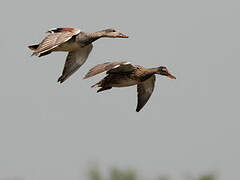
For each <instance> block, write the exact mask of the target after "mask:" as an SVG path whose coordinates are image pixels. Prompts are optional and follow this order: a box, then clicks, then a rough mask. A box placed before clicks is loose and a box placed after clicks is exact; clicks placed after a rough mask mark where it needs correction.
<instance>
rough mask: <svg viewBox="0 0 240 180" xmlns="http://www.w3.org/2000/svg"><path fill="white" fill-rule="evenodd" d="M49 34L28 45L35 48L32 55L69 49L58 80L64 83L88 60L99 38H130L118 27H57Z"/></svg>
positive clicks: (39, 55) (43, 54)
mask: <svg viewBox="0 0 240 180" xmlns="http://www.w3.org/2000/svg"><path fill="white" fill-rule="evenodd" d="M47 33H49V34H48V36H47V37H45V38H44V39H43V40H42V42H40V43H39V44H35V45H30V46H28V47H29V48H30V49H31V50H33V51H34V52H33V54H32V56H38V57H41V56H45V55H48V54H50V53H51V52H54V51H67V52H68V55H67V59H66V61H65V65H64V69H63V72H62V75H61V77H59V79H58V82H60V83H63V82H64V81H65V80H66V79H67V78H69V77H70V76H71V75H72V74H73V73H74V72H76V71H77V70H78V69H79V68H80V67H81V66H82V65H83V64H84V63H85V61H86V60H87V58H88V55H89V53H90V52H91V50H92V48H93V45H92V43H93V42H94V41H96V40H97V39H99V38H102V37H108V38H128V36H127V35H124V34H122V33H120V32H119V31H118V30H116V29H105V30H102V31H98V32H93V33H88V32H82V31H80V29H78V28H56V29H51V30H49V31H47Z"/></svg>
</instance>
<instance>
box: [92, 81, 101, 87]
mask: <svg viewBox="0 0 240 180" xmlns="http://www.w3.org/2000/svg"><path fill="white" fill-rule="evenodd" d="M99 85H100V82H98V83H96V84H94V85H92V86H91V88H95V87H99Z"/></svg>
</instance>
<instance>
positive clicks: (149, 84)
mask: <svg viewBox="0 0 240 180" xmlns="http://www.w3.org/2000/svg"><path fill="white" fill-rule="evenodd" d="M155 79H156V78H155V75H152V76H151V77H150V78H149V79H147V80H146V81H144V82H142V83H141V84H138V85H137V93H138V103H137V109H136V111H137V112H139V111H140V110H141V109H142V108H143V106H144V105H145V104H146V103H147V101H148V100H149V98H150V97H151V95H152V92H153V90H154V85H155Z"/></svg>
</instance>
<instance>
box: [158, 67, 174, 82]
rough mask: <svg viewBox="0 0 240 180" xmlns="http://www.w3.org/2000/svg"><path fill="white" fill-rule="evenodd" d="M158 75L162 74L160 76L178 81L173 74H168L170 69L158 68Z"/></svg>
mask: <svg viewBox="0 0 240 180" xmlns="http://www.w3.org/2000/svg"><path fill="white" fill-rule="evenodd" d="M156 74H160V75H163V76H167V77H169V78H171V79H176V77H175V76H173V75H172V74H170V73H169V72H168V69H167V68H166V67H164V66H160V67H158V68H157V71H156Z"/></svg>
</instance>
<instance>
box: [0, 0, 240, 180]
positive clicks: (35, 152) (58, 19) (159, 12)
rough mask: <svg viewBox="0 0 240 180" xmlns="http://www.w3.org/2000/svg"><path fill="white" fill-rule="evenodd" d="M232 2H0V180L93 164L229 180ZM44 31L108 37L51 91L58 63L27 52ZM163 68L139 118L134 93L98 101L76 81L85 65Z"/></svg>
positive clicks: (118, 92) (233, 154)
mask: <svg viewBox="0 0 240 180" xmlns="http://www.w3.org/2000/svg"><path fill="white" fill-rule="evenodd" d="M239 18H240V3H239V1H237V0H236V1H234V0H228V1H223V0H201V1H200V0H199V1H197V0H196V1H194V0H181V1H179V0H171V1H170V0H161V1H129V0H128V1H127V0H121V1H120V0H119V1H113V0H111V1H107V0H101V1H92V0H89V1H83V0H78V1H71V0H68V1H59V0H52V1H47V0H41V1H11V0H8V1H1V2H0V20H1V30H0V32H1V41H0V48H1V61H0V82H1V97H0V109H1V113H0V118H1V119H0V179H9V178H10V179H11V178H22V179H24V180H43V179H44V180H54V179H57V180H66V179H71V180H79V179H83V177H85V172H86V169H87V167H88V165H89V163H90V164H91V162H98V164H99V165H100V167H102V168H103V170H107V169H108V168H109V167H111V166H112V165H116V166H119V167H122V168H128V167H132V168H135V169H137V170H138V171H139V173H140V174H141V175H143V176H144V177H155V176H157V175H163V174H168V175H170V176H171V177H173V178H175V179H179V178H180V177H182V176H183V175H184V174H185V173H192V174H194V175H198V174H201V173H205V172H208V171H216V172H217V173H218V174H219V176H220V179H221V180H225V179H229V180H230V179H231V180H233V179H239V178H240V175H239V168H240V155H239V153H240V144H239V136H240V132H239V129H240V123H239V119H240V118H239V90H240V88H239V87H240V86H239V67H240V66H239V65H240V63H239V57H240V52H239V48H240V45H239V41H240V25H239V23H240V22H239ZM54 27H79V28H81V29H82V30H83V31H89V32H94V31H98V30H102V29H105V28H117V29H119V30H120V31H121V32H122V33H126V34H128V35H129V39H100V40H98V41H96V42H95V43H94V49H93V51H92V53H91V54H90V56H89V58H88V61H87V62H86V63H85V64H84V65H83V66H82V67H81V69H80V70H79V71H78V72H77V73H75V74H74V75H73V76H72V77H71V78H70V79H68V80H67V81H66V82H65V83H63V84H61V85H60V84H58V83H57V82H56V81H57V78H58V77H59V76H60V75H61V72H62V69H63V65H64V61H65V57H66V54H65V53H54V54H51V55H49V56H45V57H42V58H37V57H31V56H30V55H31V52H30V50H28V49H27V48H26V47H27V45H30V44H32V43H36V42H38V41H40V40H41V39H42V38H43V37H44V36H45V34H44V32H45V31H47V30H48V29H50V28H54ZM118 60H128V61H131V62H133V63H135V64H139V65H143V66H146V67H156V66H160V65H165V66H167V67H168V69H169V71H170V72H171V73H172V74H173V75H175V76H176V77H177V79H176V80H171V79H168V78H165V77H160V76H157V81H156V87H155V90H154V93H153V95H152V97H151V99H150V101H149V102H148V103H147V105H146V106H145V107H144V108H143V109H142V111H141V112H140V113H136V112H135V108H136V87H129V88H121V89H117V88H116V89H112V90H111V91H106V92H103V93H101V94H97V93H96V89H91V88H90V86H91V85H92V84H93V83H95V82H97V81H98V80H99V79H100V78H101V77H103V76H98V77H94V78H91V79H89V80H82V77H83V76H84V75H85V73H86V72H87V71H88V70H89V69H90V68H91V67H92V66H94V65H96V64H99V63H103V62H106V61H118Z"/></svg>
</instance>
